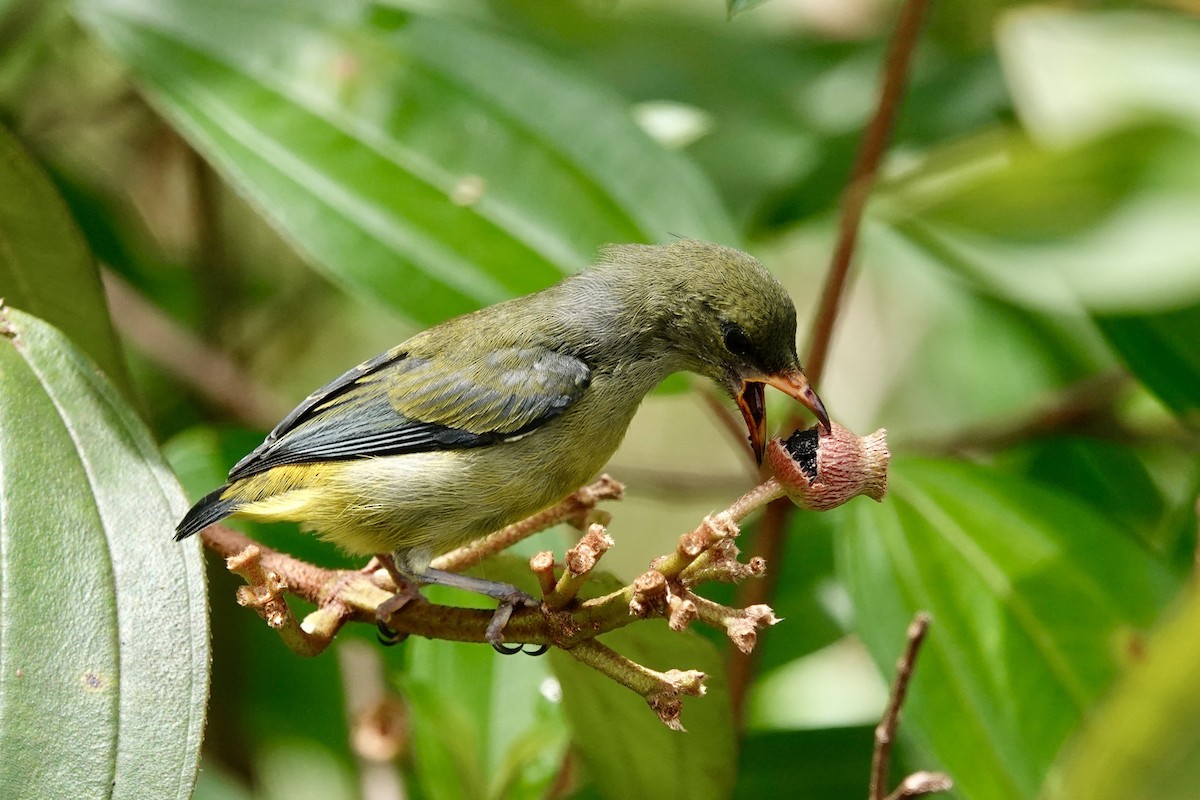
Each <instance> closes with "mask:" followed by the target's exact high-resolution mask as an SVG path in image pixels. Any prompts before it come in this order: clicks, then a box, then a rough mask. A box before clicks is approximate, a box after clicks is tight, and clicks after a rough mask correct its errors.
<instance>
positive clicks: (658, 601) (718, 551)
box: [201, 423, 889, 728]
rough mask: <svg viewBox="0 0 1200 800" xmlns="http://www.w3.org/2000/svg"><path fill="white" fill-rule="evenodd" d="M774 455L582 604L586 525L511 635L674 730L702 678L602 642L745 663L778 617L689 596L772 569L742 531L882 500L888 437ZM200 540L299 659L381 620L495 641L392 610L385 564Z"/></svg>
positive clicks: (500, 543) (829, 437) (582, 516)
mask: <svg viewBox="0 0 1200 800" xmlns="http://www.w3.org/2000/svg"><path fill="white" fill-rule="evenodd" d="M767 455H768V463H769V464H770V466H771V468H772V469H773V470H774V471H775V476H774V477H771V478H768V479H767V480H766V481H764V482H763V483H762V484H760V485H759V486H756V487H754V488H753V489H751V490H750V491H748V492H746V493H745V494H743V495H742V496H741V497H739V498H738V499H737V500H735V501H734V502H733V503H732V504H730V506H729V507H728V508H726V509H724V510H723V511H720V512H718V513H716V514H712V515H709V516H707V517H705V518H704V519H703V520H701V522H700V524H699V525H698V526H696V528H695V529H693V530H691V531H688V532H687V533H685V534H683V535H682V536H680V537H679V541H678V544H677V545H676V547H675V550H674V551H673V552H671V553H667V554H665V555H663V556H660V557H659V558H656V559H654V561H652V562H651V565H650V569H649V570H647V571H646V572H644V573H642V574H641V575H639V576H638V577H637V578H636V579H635V580H634V581H633V582H632V583H630V584H628V585H626V586H623V587H622V588H620V589H618V590H617V591H615V592H610V593H608V594H606V595H603V596H601V597H596V598H591V599H587V600H580V599H579V597H580V592H581V589H583V588H584V585H585V583H586V582H587V581H588V580H589V579H590V578H591V576H592V573H593V571H594V570H595V568H596V566H597V564H598V563H599V561H600V559H601V558H602V557H603V556H604V554H605V553H606V552H608V550H609V549H610V548H611V547H612V546H613V540H612V539H611V538H610V537H609V535H608V531H607V530H606V529H605V526H604V525H603V524H600V523H597V522H591V524H590V525H588V527H587V530H586V531H585V532H584V534H583V535H582V537H581V538H580V540H579V542H578V543H577V544H576V545H575V546H574V547H572V548H571V549H569V550H568V551H567V553H566V561H565V563H564V564H563V565H562V568H561V570H560V573H559V574H557V575H556V574H555V570H556V564H555V562H554V554H553V553H550V552H548V551H543V552H540V553H537V554H535V555H534V556H533V557H532V558H531V559H530V561H529V568H530V571H531V572H532V573H533V575H534V577H535V578H536V580H537V585H538V587H539V589H540V590H541V595H542V601H541V603H540V604H539V605H538V606H537V607H536V608H520V609H517V610H514V611H513V612H512V615H511V616H510V617H509V618H508V620H507V622H506V623H502V624H503V625H504V635H505V637H506V638H507V639H508V640H509V641H514V642H522V643H524V644H533V645H544V646H550V645H553V646H555V647H559V648H561V649H563V650H565V651H567V652H568V653H570V654H571V655H572V656H574V657H575V658H577V659H579V660H580V661H582V662H583V663H585V664H587V665H588V666H590V667H592V668H594V669H596V670H598V671H600V672H602V673H604V674H605V675H607V676H609V677H610V678H612V679H613V680H616V681H618V682H620V683H621V684H623V685H625V686H627V687H629V688H630V689H632V690H633V691H635V692H637V693H638V694H640V695H641V696H642V697H643V698H645V700H646V702H647V703H648V704H649V705H650V707H651V708H652V709H653V710H654V712H655V713H656V714H658V716H659V718H660V719H661V720H662V721H663V723H664V724H666V725H668V726H669V727H672V728H680V724H679V714H680V711H681V709H682V697H683V696H684V695H698V694H700V693H702V691H703V681H704V675H703V674H702V673H699V672H695V671H692V670H684V671H678V670H669V671H667V672H656V671H654V670H651V669H649V668H647V667H644V666H642V665H640V664H637V663H635V662H633V661H630V660H629V659H627V658H625V657H624V656H622V655H620V654H618V653H616V652H614V651H613V650H611V649H609V648H607V647H605V646H603V645H601V644H599V643H598V642H596V641H595V638H596V637H597V636H599V635H601V634H603V633H607V632H608V631H611V630H615V629H617V628H620V627H623V626H625V625H629V624H631V623H632V622H635V621H637V620H638V619H652V618H664V619H666V620H667V622H668V624H669V626H670V628H671V629H672V630H676V631H679V630H683V629H684V628H686V627H687V626H688V625H689V624H691V623H692V622H693V621H694V620H700V621H701V622H704V623H706V624H708V625H712V626H713V627H716V628H719V629H722V630H724V632H725V635H726V636H728V637H729V639H730V641H732V642H733V644H734V645H735V646H736V647H737V649H738V651H739V652H750V651H751V650H752V649H753V648H754V645H755V644H756V643H757V641H758V631H759V629H761V628H765V627H767V626H770V625H774V624H775V623H776V622H778V621H779V620H778V619H777V618H776V617H775V614H774V613H773V612H772V611H771V609H770V607H768V606H766V605H763V604H755V605H751V606H749V607H746V608H740V609H739V608H730V607H727V606H723V605H721V604H719V603H715V602H713V601H711V600H708V599H706V598H703V597H701V596H699V595H697V594H695V593H694V592H693V591H692V590H693V588H694V587H695V586H696V585H698V584H699V583H702V582H705V581H726V582H735V581H739V580H741V579H743V578H747V577H759V576H761V575H762V574H763V573H764V571H765V569H766V563H765V562H764V561H763V560H762V559H761V558H754V559H751V560H750V562H749V563H742V562H740V561H739V560H738V555H739V552H738V548H737V545H736V544H735V542H736V539H737V537H738V535H739V533H740V528H739V526H738V523H739V522H741V521H742V520H743V519H745V517H746V516H747V515H749V514H751V513H753V512H754V511H755V510H756V509H759V508H762V507H763V506H764V505H766V504H768V503H771V502H772V501H773V500H775V499H776V498H779V497H781V496H783V495H787V497H789V498H790V499H791V500H792V501H793V502H795V503H797V504H798V505H800V506H801V507H804V508H813V509H825V508H831V507H833V506H835V505H840V504H841V503H844V502H846V501H847V500H849V499H851V498H852V497H856V496H858V495H860V494H865V495H867V496H868V497H871V498H873V499H875V500H879V499H881V498H882V497H883V492H884V491H886V488H887V465H888V459H889V455H888V451H887V443H886V440H885V435H884V431H876V432H875V433H873V434H871V435H869V436H856V435H855V434H853V433H851V432H850V431H847V430H846V429H845V428H843V427H842V426H840V425H838V424H836V423H834V424H833V425H832V426H831V428H830V430H828V431H826V430H824V429H821V428H813V429H810V430H806V431H797V432H796V433H795V434H793V436H792V437H791V438H789V439H788V441H786V442H784V441H780V440H778V439H776V440H773V441H771V442H770V443H769V445H768V447H767ZM623 489H624V487H622V486H621V484H620V483H618V482H617V481H615V480H613V479H612V478H610V477H608V476H607V475H604V476H602V477H601V478H600V479H599V480H597V481H596V482H595V483H592V484H590V485H588V486H584V487H583V488H581V489H579V490H578V491H576V492H575V493H574V494H572V495H571V496H570V497H568V498H566V499H565V500H563V501H562V502H560V503H557V504H555V505H554V506H551V507H550V508H548V509H546V510H545V511H542V512H541V513H538V514H535V515H533V516H532V517H529V518H528V519H525V520H522V521H521V522H518V523H516V524H514V525H510V526H508V527H506V528H503V529H501V530H500V531H498V532H496V533H494V534H491V535H490V536H486V537H484V538H483V539H481V540H480V541H478V542H475V543H472V544H471V545H469V546H467V547H464V548H461V549H459V550H455V551H453V552H451V553H448V554H446V555H445V556H442V557H440V558H438V559H435V560H434V564H435V565H436V566H437V567H439V568H441V569H463V568H464V567H466V566H470V565H474V564H476V563H478V562H479V561H480V560H481V559H482V558H484V557H487V556H491V555H495V554H496V553H498V552H500V551H501V550H503V549H505V548H507V547H510V546H511V545H513V544H515V543H516V542H517V541H519V540H521V539H523V538H525V537H527V536H529V535H531V534H532V533H535V532H537V531H539V530H542V529H544V528H546V527H547V526H549V525H552V524H554V523H555V522H559V521H562V520H565V519H574V520H575V521H576V522H577V523H579V524H583V523H584V522H587V521H590V520H595V519H597V518H599V517H603V518H605V519H606V521H607V519H608V516H609V515H607V514H604V513H602V512H600V511H598V510H597V509H596V503H598V502H599V501H600V500H610V499H619V498H620V497H621V495H622V493H623ZM201 539H202V541H203V542H204V544H205V546H207V547H208V548H209V549H211V550H213V551H215V552H217V553H219V554H221V555H223V556H225V557H226V559H228V563H229V567H230V569H232V570H234V571H235V572H237V573H238V574H239V575H241V576H242V577H243V578H244V579H245V580H246V582H247V584H248V586H244V587H241V589H240V590H239V593H238V597H239V602H242V604H243V605H249V606H251V607H253V608H255V609H256V610H257V611H258V612H259V614H260V615H261V616H262V617H263V618H264V619H266V620H267V621H268V624H270V625H271V627H272V628H274V629H275V630H277V631H279V633H280V635H281V636H282V637H283V640H284V642H285V643H286V644H287V645H288V646H289V647H291V648H292V649H293V650H295V651H296V652H297V653H300V654H302V655H316V654H317V653H320V652H321V651H322V650H324V649H325V648H326V647H327V646H328V645H329V643H330V641H332V639H333V637H334V636H335V635H336V634H337V632H338V631H339V630H340V629H341V627H342V626H343V625H344V624H345V623H347V622H351V621H357V622H369V623H378V622H383V623H385V624H386V625H387V626H388V627H389V628H390V629H391V630H393V631H395V632H397V633H398V634H401V635H413V634H416V635H418V636H426V637H429V638H435V639H449V640H453V641H466V642H485V641H494V639H493V638H492V637H489V636H488V628H489V626H490V624H492V623H493V618H494V614H493V613H492V612H491V611H487V610H484V609H470V608H453V607H449V606H439V605H432V604H430V603H428V602H426V601H425V600H424V598H422V597H421V596H420V595H415V594H411V593H409V592H407V591H406V592H405V593H404V595H403V597H404V600H405V602H404V603H400V604H397V603H395V602H394V601H393V598H399V597H401V595H399V594H397V593H396V590H397V589H398V588H401V587H398V586H397V585H396V584H395V582H394V580H393V578H392V577H391V576H389V574H388V572H387V571H386V570H380V569H378V568H377V567H376V565H377V563H378V559H372V560H371V562H370V563H369V564H368V566H367V567H366V568H364V569H361V570H328V569H322V568H320V567H316V566H314V565H312V564H308V563H306V562H303V561H300V560H299V559H295V558H293V557H291V556H289V555H286V554H284V553H280V552H277V551H275V550H271V549H269V548H266V547H263V546H261V545H257V544H255V543H254V542H252V541H251V540H250V539H248V538H247V537H245V536H243V535H242V534H240V533H238V532H236V531H233V530H231V529H229V528H226V527H225V526H223V525H212V526H210V527H209V528H207V529H205V530H204V531H203V532H202V533H201ZM405 588H408V587H405ZM284 591H287V592H290V593H291V594H294V595H296V596H297V597H302V598H304V599H305V600H308V601H309V602H311V603H313V604H314V605H316V606H317V609H316V611H313V612H312V613H311V614H309V615H308V616H307V617H305V619H304V621H303V622H301V623H297V622H296V620H295V618H294V617H293V616H292V613H291V610H290V609H289V608H288V606H287V603H286V601H285V600H284V598H283V592H284ZM393 606H395V607H393ZM385 617H386V618H385Z"/></svg>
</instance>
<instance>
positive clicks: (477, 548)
mask: <svg viewBox="0 0 1200 800" xmlns="http://www.w3.org/2000/svg"><path fill="white" fill-rule="evenodd" d="M624 494H625V487H624V485H623V484H622V483H621V482H620V481H618V480H616V479H615V478H612V477H610V476H609V475H601V476H600V477H599V478H597V479H596V480H595V482H593V483H591V484H588V485H587V486H585V487H583V488H582V489H579V490H578V491H576V492H574V493H572V494H571V496H570V497H567V498H566V499H565V500H562V501H561V502H558V503H555V504H554V505H552V506H550V507H549V508H547V509H546V510H545V511H540V512H538V513H537V514H534V515H533V516H532V517H528V518H527V519H523V520H521V521H520V522H515V523H513V524H512V525H509V526H507V527H505V528H501V529H500V530H498V531H496V532H495V533H491V534H488V535H487V536H485V537H483V538H482V539H479V540H478V541H474V542H471V543H470V544H468V545H466V546H464V547H460V548H458V549H457V550H451V551H450V552H449V553H446V554H445V555H441V556H438V557H437V558H435V559H434V560H433V562H432V563H431V565H430V566H432V567H433V568H434V569H443V570H446V571H447V572H462V571H463V570H465V569H468V568H470V567H473V566H475V565H476V564H478V563H479V562H481V561H484V560H486V559H488V558H490V557H492V556H494V555H496V554H497V553H499V552H501V551H503V550H507V549H508V548H509V547H512V546H513V545H514V544H516V543H517V542H519V541H521V540H522V539H526V538H528V537H530V536H532V535H533V534H535V533H539V532H540V531H544V530H546V529H547V528H549V527H551V526H553V525H557V524H558V523H560V522H563V521H564V520H568V519H573V518H582V517H583V516H585V515H586V514H588V513H589V512H591V511H592V510H593V509H594V508H595V507H596V504H597V503H599V502H600V501H601V500H620V499H621V498H622V497H623V496H624ZM580 521H582V519H580Z"/></svg>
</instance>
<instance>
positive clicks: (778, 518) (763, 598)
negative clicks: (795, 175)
mask: <svg viewBox="0 0 1200 800" xmlns="http://www.w3.org/2000/svg"><path fill="white" fill-rule="evenodd" d="M928 7H929V0H907V2H905V4H904V7H903V8H902V9H901V12H900V19H899V21H898V22H897V24H896V31H895V33H893V34H892V39H891V43H890V44H889V46H888V52H887V56H886V58H885V59H884V64H883V70H882V77H881V84H880V89H879V103H878V105H877V106H876V108H875V113H874V115H873V116H872V117H871V121H870V122H869V123H868V125H867V129H866V131H865V133H864V134H863V141H862V144H861V145H860V147H859V150H858V154H857V155H856V157H855V161H854V167H853V169H852V171H851V174H850V180H849V183H848V184H847V185H846V189H845V192H844V193H843V195H842V208H841V218H840V220H839V223H838V238H837V245H836V247H835V249H834V255H833V260H832V262H831V263H830V266H829V272H828V273H827V276H826V279H825V286H824V289H823V290H822V293H821V300H820V304H819V306H818V310H817V315H816V317H815V318H814V320H813V325H812V329H811V333H810V335H809V349H808V353H807V354H806V358H805V361H804V364H805V372H806V374H807V375H808V379H809V381H810V382H811V383H812V384H813V385H814V386H816V385H817V384H819V383H820V381H821V376H822V374H823V373H824V371H825V361H826V356H827V355H828V353H829V343H830V340H831V339H832V337H833V329H834V325H835V323H836V322H837V317H838V312H839V310H840V308H841V302H842V295H843V292H844V290H845V286H846V279H847V276H848V275H849V272H850V264H851V262H852V260H853V256H854V248H855V244H856V242H857V238H858V228H859V224H860V222H861V221H862V214H863V209H864V208H865V207H866V203H867V197H868V196H869V195H870V193H871V188H872V186H873V185H874V183H875V177H876V175H877V174H878V172H879V164H880V161H881V160H882V158H883V152H884V149H885V148H886V146H887V143H888V140H889V138H890V136H891V132H892V127H893V125H894V123H895V119H896V113H897V111H898V110H899V108H900V100H901V97H902V96H903V92H904V84H905V79H906V77H907V75H908V66H909V62H910V61H911V58H912V53H913V51H914V50H915V48H916V43H917V36H918V34H919V32H920V29H921V22H922V20H923V19H924V17H925V12H926V10H927V9H928ZM801 424H803V418H802V417H801V416H799V415H797V416H795V417H793V419H792V421H791V425H790V427H793V428H794V427H797V426H799V425H801ZM793 508H794V506H793V505H792V504H791V503H790V502H788V501H787V500H784V499H780V500H776V501H774V502H773V503H771V504H770V505H769V506H767V513H766V514H765V515H764V516H763V521H762V524H761V525H760V526H759V531H758V548H759V552H758V555H759V556H761V557H763V558H764V559H766V562H767V563H768V564H770V565H772V566H773V567H774V568H775V569H776V570H777V569H778V566H779V565H780V564H782V563H783V562H782V554H783V547H784V545H783V542H782V541H781V540H782V538H783V534H784V531H785V529H786V527H787V519H788V516H789V515H790V514H791V513H792V509H793ZM773 574H774V573H773V572H768V573H767V576H766V580H763V581H750V582H748V583H746V584H743V589H742V591H741V593H740V594H739V595H738V603H737V604H738V605H739V606H743V607H745V606H749V605H754V604H758V603H765V602H768V601H769V600H770V598H771V597H773V596H774V593H775V592H774V580H773V578H772V577H771V576H772V575H773ZM755 659H756V656H755V655H754V653H753V652H750V653H743V652H742V651H741V650H734V651H732V652H731V653H730V661H729V691H730V696H731V699H732V702H733V714H734V719H735V720H736V721H737V722H738V724H739V725H740V724H741V722H742V716H743V709H744V705H745V701H746V694H747V692H748V690H749V687H750V683H751V681H752V679H753V676H754V671H755V664H756V661H755Z"/></svg>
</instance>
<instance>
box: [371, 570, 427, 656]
mask: <svg viewBox="0 0 1200 800" xmlns="http://www.w3.org/2000/svg"><path fill="white" fill-rule="evenodd" d="M415 597H417V589H416V587H415V586H412V585H411V584H405V585H403V586H402V587H401V589H400V591H398V592H396V593H395V594H394V595H392V596H391V597H389V598H388V599H387V600H384V601H383V602H382V603H380V604H379V606H378V607H377V608H376V609H375V627H376V628H377V629H378V633H377V634H376V638H378V639H379V643H380V644H381V645H383V646H384V647H391V646H393V645H397V644H399V643H400V642H402V641H404V640H405V639H407V638H408V634H407V633H401V632H400V631H398V630H396V629H395V628H393V627H392V626H391V625H389V624H388V621H389V620H390V619H391V618H392V615H393V614H395V613H396V612H397V611H399V610H400V609H402V608H404V607H405V606H406V605H408V603H409V602H410V601H411V600H412V599H413V598H415Z"/></svg>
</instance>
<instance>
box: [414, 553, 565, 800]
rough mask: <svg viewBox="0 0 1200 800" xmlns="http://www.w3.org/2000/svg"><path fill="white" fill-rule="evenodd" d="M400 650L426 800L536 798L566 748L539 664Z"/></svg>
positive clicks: (449, 645) (482, 652)
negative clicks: (403, 656)
mask: <svg viewBox="0 0 1200 800" xmlns="http://www.w3.org/2000/svg"><path fill="white" fill-rule="evenodd" d="M526 571H528V568H527V569H526ZM426 593H427V594H428V595H429V596H430V597H431V598H433V599H435V600H436V596H437V595H440V594H441V593H440V592H435V591H432V590H426ZM476 602H477V598H476ZM405 647H406V648H407V650H408V652H407V657H408V669H407V670H406V672H405V675H404V677H403V684H404V689H405V696H406V697H407V698H408V701H409V704H410V707H411V711H412V716H413V730H414V740H413V747H414V753H415V755H416V762H417V769H416V772H417V776H418V779H419V780H420V784H421V787H422V790H423V793H424V794H425V795H426V796H427V797H430V798H434V800H436V799H437V798H446V800H452V798H458V797H479V798H483V797H495V798H501V797H504V798H508V797H512V798H531V800H532V799H533V798H539V797H544V796H545V794H546V791H547V790H548V788H549V786H550V784H551V783H552V782H553V780H554V777H555V775H557V773H558V771H559V769H560V767H561V764H562V758H563V756H564V754H565V752H566V746H567V729H566V725H565V724H564V722H563V718H562V709H561V707H560V706H559V705H558V698H557V696H556V692H557V684H556V682H555V681H554V679H553V677H552V676H551V674H550V666H549V664H548V663H547V661H546V659H538V658H530V657H514V658H506V657H504V656H502V655H500V654H499V653H497V652H495V651H494V650H492V648H490V647H488V646H487V645H480V644H474V643H462V642H444V641H432V640H427V639H414V640H412V641H410V642H408V643H406V644H405ZM548 687H549V688H548ZM548 691H549V692H550V694H549V695H547V692H548Z"/></svg>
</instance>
